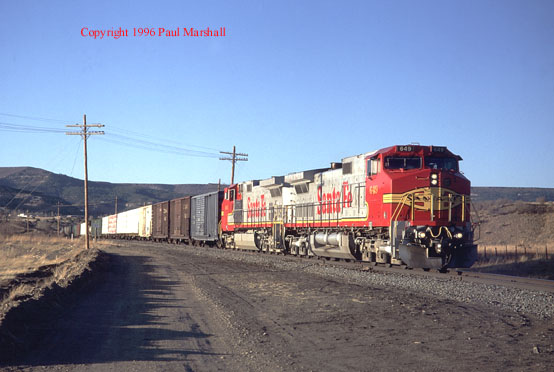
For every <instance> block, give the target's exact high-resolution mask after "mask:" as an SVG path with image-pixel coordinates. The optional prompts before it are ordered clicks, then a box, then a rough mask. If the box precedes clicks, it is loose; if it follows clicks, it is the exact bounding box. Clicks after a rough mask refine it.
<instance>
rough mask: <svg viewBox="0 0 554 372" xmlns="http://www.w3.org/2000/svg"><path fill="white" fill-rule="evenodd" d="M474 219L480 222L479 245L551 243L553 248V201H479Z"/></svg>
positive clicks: (539, 244) (475, 207) (474, 210)
mask: <svg viewBox="0 0 554 372" xmlns="http://www.w3.org/2000/svg"><path fill="white" fill-rule="evenodd" d="M473 220H474V221H475V222H477V221H479V220H480V222H481V224H480V233H481V234H480V235H481V236H480V239H479V241H478V242H477V243H478V244H479V245H506V244H507V245H516V244H519V245H532V246H544V245H545V244H552V246H553V249H554V203H553V202H543V203H540V202H522V201H517V202H509V201H502V200H497V201H487V202H479V203H475V204H474V208H473ZM477 231H478V230H477ZM477 236H478V234H477V232H476V237H477Z"/></svg>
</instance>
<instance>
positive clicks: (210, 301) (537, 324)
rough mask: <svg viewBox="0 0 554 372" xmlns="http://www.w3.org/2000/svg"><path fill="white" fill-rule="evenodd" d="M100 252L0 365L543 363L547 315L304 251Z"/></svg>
mask: <svg viewBox="0 0 554 372" xmlns="http://www.w3.org/2000/svg"><path fill="white" fill-rule="evenodd" d="M107 253H108V254H109V268H108V270H107V271H106V272H102V273H98V275H103V278H102V280H100V281H99V284H98V285H97V286H96V287H95V288H93V289H91V290H89V291H87V292H84V293H83V294H82V295H81V296H80V298H78V299H77V300H76V303H74V304H71V306H69V307H67V309H66V310H64V311H62V312H61V315H62V316H61V317H60V319H58V320H57V321H56V322H52V323H51V324H49V325H48V326H47V327H46V329H44V328H45V327H44V325H41V326H40V329H37V332H42V333H43V334H44V336H43V341H42V342H40V344H39V345H37V347H36V348H35V350H33V352H32V353H29V355H26V356H24V357H22V358H21V360H20V361H18V362H15V363H12V364H11V365H9V366H3V368H4V369H6V370H8V371H10V370H13V371H15V370H17V371H21V370H23V371H26V370H41V371H42V370H46V371H48V370H53V371H89V370H90V371H93V370H94V371H97V370H102V371H143V370H145V371H150V370H151V371H158V370H160V371H162V370H164V371H165V370H171V371H172V370H176V371H217V370H220V371H248V370H250V371H297V370H308V371H309V370H314V371H315V370H319V371H323V370H325V371H353V370H356V371H357V370H362V371H363V370H366V371H370V370H372V371H377V370H379V371H380V370H385V371H387V370H414V371H415V370H417V371H426V370H444V369H448V368H451V367H453V366H455V367H456V369H458V370H475V369H478V370H481V371H498V370H508V371H509V370H533V371H541V370H544V371H548V370H551V366H552V361H553V360H554V347H553V346H552V343H553V339H554V327H553V326H552V319H541V318H538V317H534V316H532V315H525V314H521V313H516V312H512V311H507V310H502V309H500V308H498V307H490V306H486V305H479V304H472V303H465V302H458V301H456V300H445V299H443V298H439V297H434V296H431V295H429V296H424V295H421V294H416V293H413V292H410V291H408V290H406V289H399V288H387V287H376V286H367V285H362V284H358V285H354V284H352V283H350V284H349V283H346V282H343V281H340V280H337V279H336V277H331V276H327V275H326V273H325V269H324V268H323V269H322V271H321V272H319V273H313V272H311V271H310V268H313V266H314V265H317V262H316V261H315V260H314V262H313V263H312V262H308V263H306V261H300V260H298V261H297V262H292V260H287V262H286V263H285V264H282V265H279V266H275V265H271V261H275V260H278V259H279V257H276V256H269V255H268V256H266V255H261V254H260V255H257V256H259V257H260V260H262V262H261V263H256V264H255V263H252V261H251V260H248V259H246V258H248V257H251V256H253V255H247V254H244V253H242V252H223V251H220V250H215V249H210V250H209V252H207V253H203V251H202V248H193V247H184V246H174V245H168V244H151V243H137V242H122V243H121V244H120V246H118V247H112V248H109V249H107ZM208 253H209V254H208ZM229 254H235V256H236V258H234V259H228V255H229ZM237 257H238V258H237ZM242 257H244V259H243V258H242ZM264 260H266V261H267V262H266V263H264V262H265V261H264ZM382 275H385V274H382ZM386 275H391V274H386ZM461 300H462V299H460V301H461ZM30 326H31V327H32V326H33V325H32V324H31V323H30Z"/></svg>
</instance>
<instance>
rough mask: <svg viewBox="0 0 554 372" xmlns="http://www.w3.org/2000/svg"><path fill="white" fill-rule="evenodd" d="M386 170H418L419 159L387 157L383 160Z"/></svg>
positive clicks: (419, 166) (419, 165)
mask: <svg viewBox="0 0 554 372" xmlns="http://www.w3.org/2000/svg"><path fill="white" fill-rule="evenodd" d="M385 168H386V169H419V168H421V158H419V157H408V156H387V157H386V158H385Z"/></svg>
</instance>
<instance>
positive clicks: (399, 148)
mask: <svg viewBox="0 0 554 372" xmlns="http://www.w3.org/2000/svg"><path fill="white" fill-rule="evenodd" d="M414 150H415V148H414V146H397V147H396V151H399V152H412V151H414Z"/></svg>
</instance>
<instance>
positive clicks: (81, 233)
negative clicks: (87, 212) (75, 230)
mask: <svg viewBox="0 0 554 372" xmlns="http://www.w3.org/2000/svg"><path fill="white" fill-rule="evenodd" d="M79 231H80V233H79V234H80V235H82V236H85V234H86V233H85V223H84V222H82V223H81V228H80V229H79Z"/></svg>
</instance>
